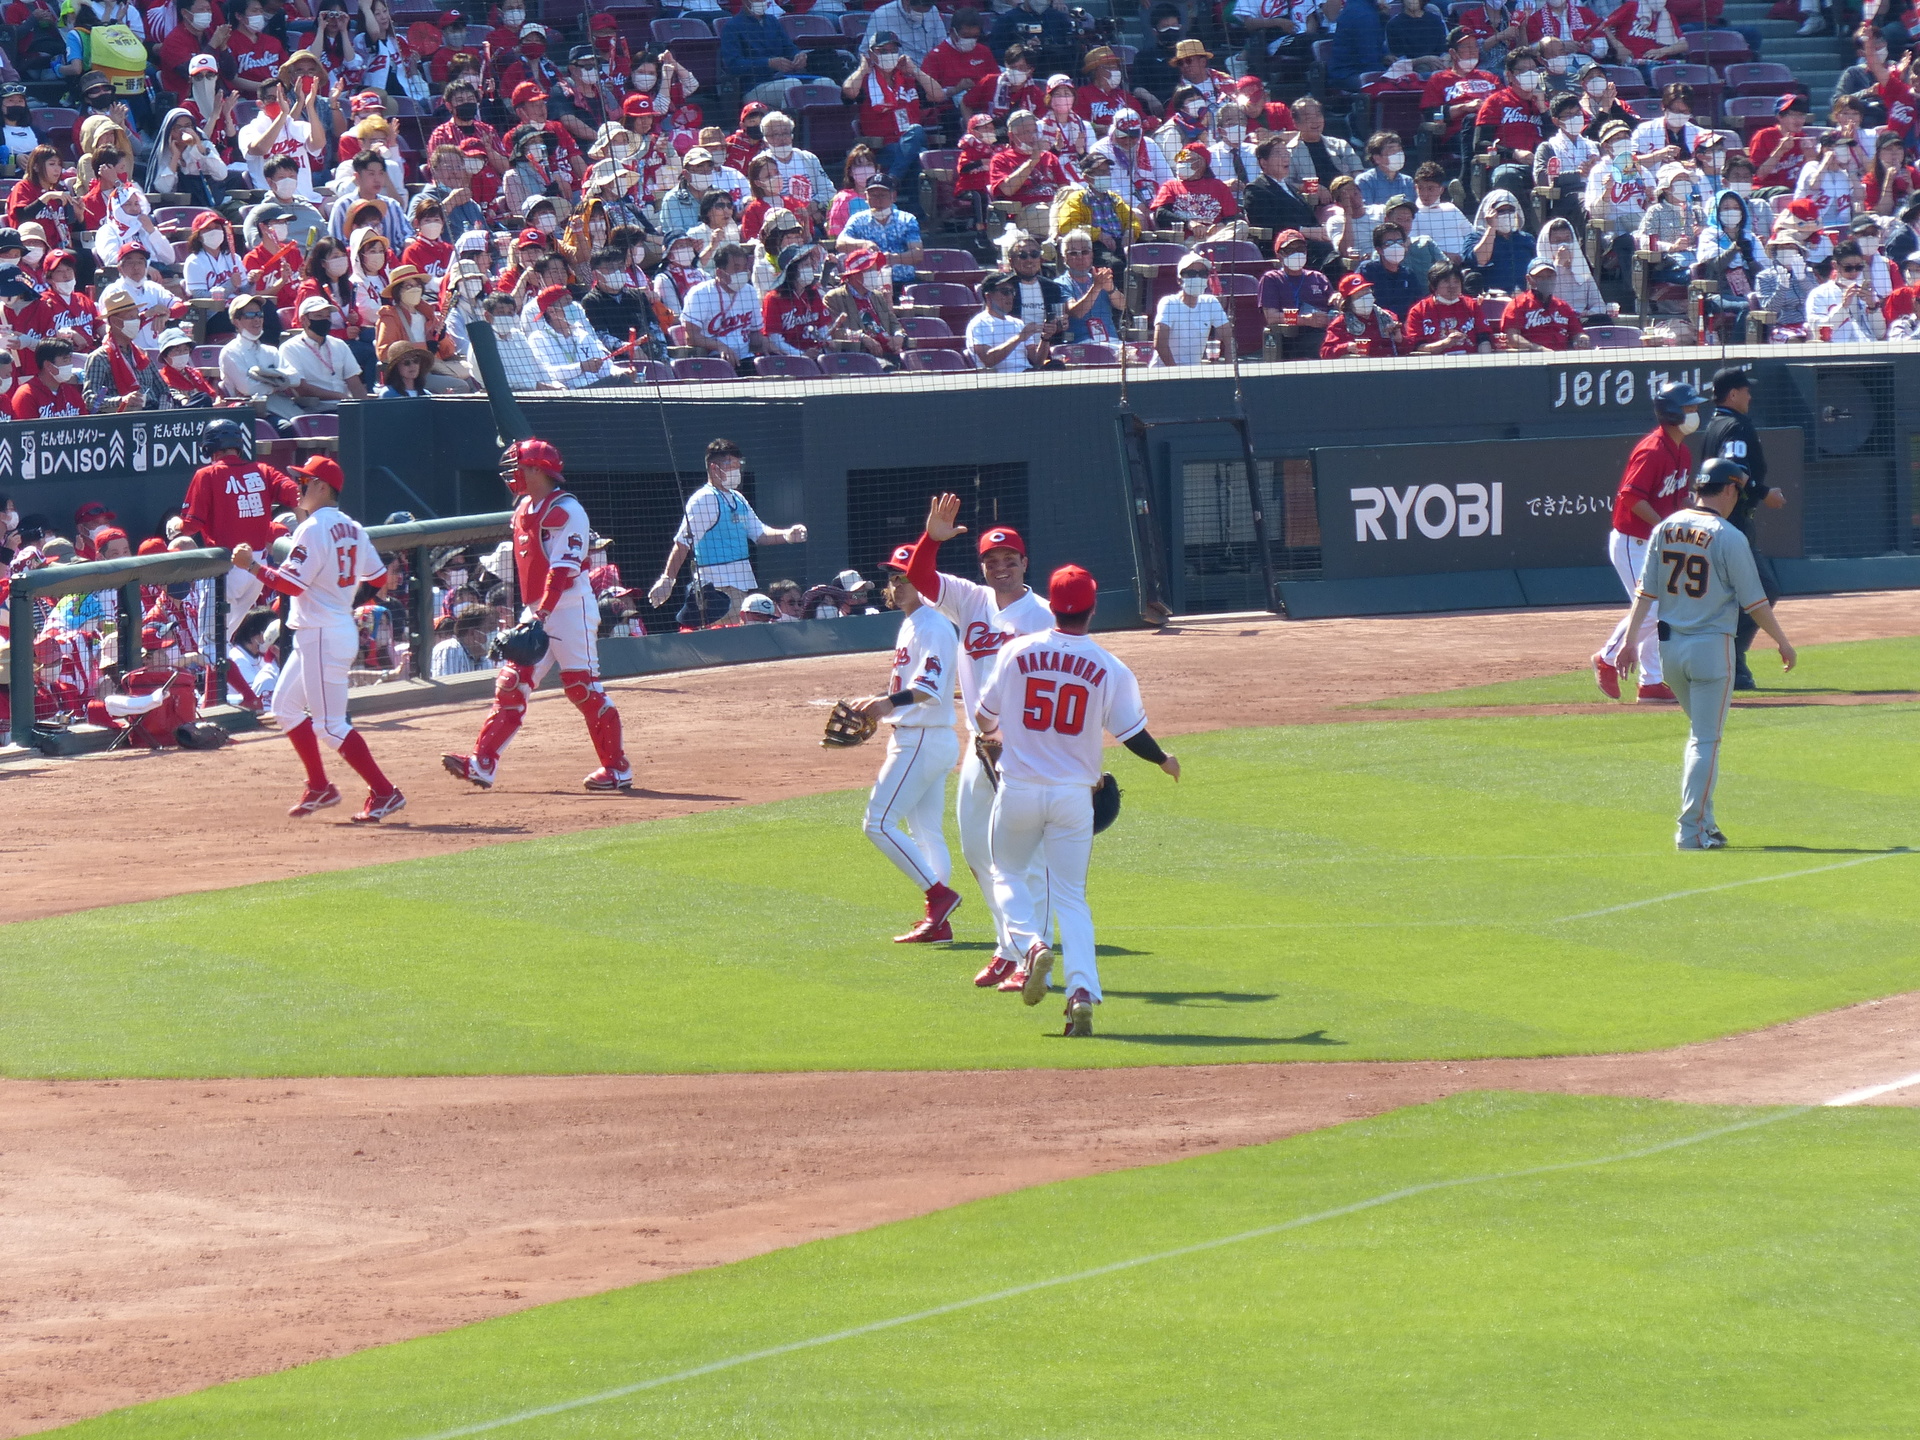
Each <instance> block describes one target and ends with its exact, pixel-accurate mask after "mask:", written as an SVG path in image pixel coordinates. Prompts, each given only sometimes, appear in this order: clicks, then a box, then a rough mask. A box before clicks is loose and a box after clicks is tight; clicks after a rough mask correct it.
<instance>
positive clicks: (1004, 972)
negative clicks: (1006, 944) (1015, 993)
mask: <svg viewBox="0 0 1920 1440" xmlns="http://www.w3.org/2000/svg"><path fill="white" fill-rule="evenodd" d="M1019 968H1020V967H1019V966H1018V965H1015V964H1014V963H1013V961H1011V960H1009V959H1007V957H1006V956H1004V955H996V956H994V957H993V959H991V960H989V961H988V962H987V968H986V969H984V970H982V971H981V972H980V973H979V974H978V975H976V976H974V977H973V983H974V984H975V985H977V986H979V987H980V988H981V989H982V990H985V989H987V988H988V987H989V986H993V985H998V984H999V983H1000V982H1001V981H1003V980H1005V979H1006V978H1007V977H1008V976H1009V975H1011V974H1013V972H1014V971H1015V970H1017V969H1019Z"/></svg>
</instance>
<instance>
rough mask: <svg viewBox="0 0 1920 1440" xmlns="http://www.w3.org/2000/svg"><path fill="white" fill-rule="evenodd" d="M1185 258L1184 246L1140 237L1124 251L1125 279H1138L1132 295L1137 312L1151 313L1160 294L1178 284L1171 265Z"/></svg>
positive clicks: (1166, 293)
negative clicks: (1138, 240)
mask: <svg viewBox="0 0 1920 1440" xmlns="http://www.w3.org/2000/svg"><path fill="white" fill-rule="evenodd" d="M1186 258H1187V247H1186V246H1184V245H1172V244H1168V243H1167V242H1165V241H1159V240H1143V241H1141V242H1139V243H1138V244H1136V245H1134V246H1133V247H1132V248H1131V249H1130V250H1128V251H1127V283H1128V284H1129V285H1132V284H1134V283H1135V282H1136V281H1137V282H1138V284H1139V287H1140V293H1139V294H1138V295H1137V296H1134V297H1132V298H1133V300H1134V302H1135V303H1134V309H1135V310H1136V312H1137V313H1140V314H1145V315H1151V314H1152V313H1153V307H1154V306H1155V305H1157V304H1159V303H1160V299H1161V297H1162V296H1165V295H1171V294H1172V293H1173V292H1174V291H1175V290H1177V289H1179V288H1180V280H1179V277H1178V276H1177V275H1176V274H1175V273H1174V266H1176V265H1178V264H1179V263H1180V262H1181V261H1182V260H1184V259H1186Z"/></svg>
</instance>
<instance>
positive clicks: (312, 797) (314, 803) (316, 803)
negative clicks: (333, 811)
mask: <svg viewBox="0 0 1920 1440" xmlns="http://www.w3.org/2000/svg"><path fill="white" fill-rule="evenodd" d="M339 803H340V790H339V787H338V786H335V785H327V786H324V787H322V788H321V789H319V790H308V791H306V792H304V793H303V794H302V795H301V796H300V803H299V804H297V805H295V806H294V807H293V808H292V809H291V810H289V811H287V814H289V815H292V816H294V817H295V818H296V819H297V818H298V817H300V816H302V815H311V814H313V813H314V811H316V810H325V809H326V808H328V807H329V806H331V805H338V804H339Z"/></svg>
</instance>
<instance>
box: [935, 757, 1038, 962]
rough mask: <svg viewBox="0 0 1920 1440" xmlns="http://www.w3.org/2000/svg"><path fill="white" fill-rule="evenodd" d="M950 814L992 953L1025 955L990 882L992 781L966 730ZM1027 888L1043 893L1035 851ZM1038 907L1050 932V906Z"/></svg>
mask: <svg viewBox="0 0 1920 1440" xmlns="http://www.w3.org/2000/svg"><path fill="white" fill-rule="evenodd" d="M953 808H954V815H955V818H956V819H958V820H959V822H960V855H961V858H962V859H964V860H965V861H966V862H967V868H968V869H969V870H971V871H973V878H974V882H975V883H976V884H977V885H979V887H980V898H981V899H983V900H985V901H986V902H987V913H988V914H989V915H991V916H992V917H993V941H994V954H996V955H1002V956H1005V957H1006V958H1007V959H1009V960H1012V961H1014V962H1016V963H1018V962H1020V961H1021V960H1022V959H1023V958H1024V957H1025V956H1026V953H1027V951H1026V947H1025V946H1024V945H1015V944H1014V943H1013V937H1012V936H1011V935H1009V934H1008V933H1007V915H1006V911H1005V910H1003V909H1002V908H1001V906H1000V899H999V896H998V895H997V894H995V892H994V886H993V840H992V830H993V782H992V781H991V780H989V779H988V778H987V767H986V766H985V765H984V764H982V763H981V760H980V756H979V753H978V752H977V751H975V749H974V748H973V734H972V732H971V731H969V732H968V734H967V750H966V754H965V755H963V756H962V757H961V759H960V789H959V793H958V794H957V795H956V796H955V797H954V807H953ZM1026 881H1027V888H1028V890H1029V891H1030V892H1031V893H1032V894H1034V895H1038V896H1045V895H1046V893H1047V862H1046V857H1045V856H1044V855H1042V854H1040V853H1039V852H1038V851H1036V852H1035V853H1034V856H1033V862H1032V864H1031V865H1030V866H1029V867H1028V870H1027V875H1026ZM1041 905H1042V908H1041V910H1040V912H1039V914H1038V915H1036V916H1035V917H1034V918H1035V920H1036V921H1037V923H1038V924H1039V926H1040V933H1041V934H1042V935H1052V934H1053V910H1052V906H1051V905H1049V904H1047V903H1046V902H1045V901H1044V900H1042V901H1041Z"/></svg>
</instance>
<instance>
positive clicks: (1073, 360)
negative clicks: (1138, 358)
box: [1053, 340, 1120, 370]
mask: <svg viewBox="0 0 1920 1440" xmlns="http://www.w3.org/2000/svg"><path fill="white" fill-rule="evenodd" d="M1053 354H1054V357H1055V358H1056V359H1058V360H1059V361H1060V363H1061V364H1063V365H1065V366H1066V367H1067V368H1068V369H1069V370H1095V369H1108V368H1114V369H1117V368H1118V367H1119V364H1120V352H1119V351H1117V350H1115V349H1114V348H1113V346H1111V345H1102V344H1099V343H1098V342H1096V341H1091V340H1089V341H1083V342H1081V343H1079V344H1077V345H1056V346H1054V347H1053Z"/></svg>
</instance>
